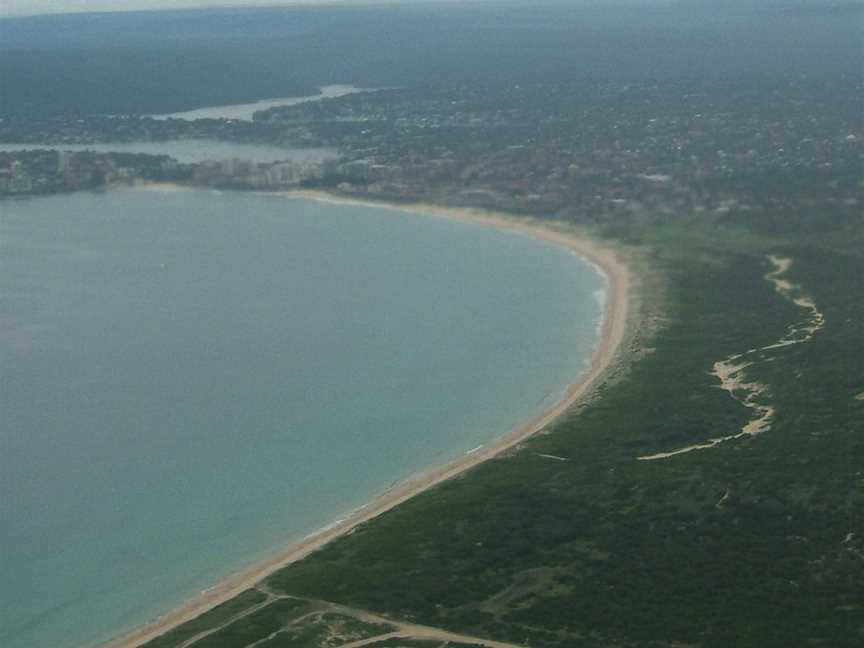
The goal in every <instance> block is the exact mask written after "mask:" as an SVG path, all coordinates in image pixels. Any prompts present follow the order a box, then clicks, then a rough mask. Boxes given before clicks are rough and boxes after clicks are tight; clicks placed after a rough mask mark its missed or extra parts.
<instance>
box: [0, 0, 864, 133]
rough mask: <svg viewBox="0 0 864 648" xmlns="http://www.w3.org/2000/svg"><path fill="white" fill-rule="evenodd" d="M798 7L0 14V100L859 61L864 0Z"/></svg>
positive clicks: (834, 65)
mask: <svg viewBox="0 0 864 648" xmlns="http://www.w3.org/2000/svg"><path fill="white" fill-rule="evenodd" d="M718 5H719V6H718ZM802 7H803V8H802ZM802 7H799V6H797V5H796V6H793V7H790V6H788V5H783V4H781V5H777V4H776V3H775V4H771V3H758V4H756V5H753V4H752V3H744V4H742V3H739V2H732V3H729V2H725V3H703V2H692V1H691V2H683V3H679V4H676V5H672V6H669V5H665V6H654V7H651V6H641V7H636V6H619V5H614V4H613V5H606V4H600V3H597V4H587V5H583V4H580V3H573V2H560V1H559V2H552V1H549V0H545V1H544V0H541V1H540V2H530V3H529V2H521V3H517V2H500V3H492V2H485V3H470V2H468V3H459V4H455V3H444V4H435V3H428V4H427V3H411V4H407V3H406V4H405V5H395V6H393V5H391V6H380V5H379V6H375V5H369V6H318V7H309V6H305V7H300V6H295V7H288V8H276V9H257V10H243V11H238V10H199V11H167V12H146V13H118V14H83V15H82V14H77V15H57V16H37V17H30V18H6V19H2V20H0V114H6V115H10V114H17V115H21V114H26V115H29V116H48V115H58V114H66V115H69V114H118V113H138V114H146V113H154V112H173V111H179V110H187V109H193V108H199V107H204V106H212V105H220V104H229V103H242V102H247V101H254V100H257V99H263V98H271V97H278V96H297V95H306V94H314V93H315V92H316V88H317V87H318V86H320V85H326V84H330V83H353V84H355V85H359V86H364V87H393V86H399V87H412V86H418V85H423V86H429V85H435V84H444V85H447V84H458V83H472V82H476V81H486V82H488V81H508V82H514V83H518V82H519V81H520V80H526V81H527V80H533V81H559V80H573V79H591V80H602V79H614V80H619V81H620V80H627V79H630V78H632V79H640V80H645V79H652V78H656V79H658V80H660V79H668V78H681V77H688V78H689V77H713V76H718V77H729V76H734V77H740V76H741V75H749V76H752V77H759V76H760V75H775V74H786V73H790V72H794V73H806V74H808V75H817V76H823V75H830V76H836V75H846V76H849V77H850V78H853V77H854V78H857V77H860V74H861V56H862V52H861V42H862V40H861V37H862V33H864V11H862V9H864V5H862V4H855V3H851V4H840V5H832V4H830V3H829V4H824V3H817V4H813V3H809V4H807V5H803V6H802ZM754 12H755V13H758V14H759V15H760V19H759V20H754ZM766 12H768V13H771V14H772V15H771V16H770V19H769V20H765V19H764V18H765V13H766ZM694 52H695V55H694Z"/></svg>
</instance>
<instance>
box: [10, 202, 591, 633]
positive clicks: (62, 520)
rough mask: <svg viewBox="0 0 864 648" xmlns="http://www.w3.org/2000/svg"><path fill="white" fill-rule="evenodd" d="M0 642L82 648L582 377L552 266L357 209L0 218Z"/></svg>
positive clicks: (583, 266)
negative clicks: (0, 270) (578, 376)
mask: <svg viewBox="0 0 864 648" xmlns="http://www.w3.org/2000/svg"><path fill="white" fill-rule="evenodd" d="M0 260H2V270H3V272H2V273H0V314H2V316H0V325H2V327H3V334H2V337H0V368H2V370H0V495H2V496H0V547H2V552H0V645H2V646H4V648H33V647H34V646H49V645H50V646H52V647H53V648H86V647H90V646H94V645H98V644H99V643H100V642H103V641H105V640H108V639H110V638H113V637H115V636H117V635H118V634H122V632H124V631H126V630H128V629H130V628H131V627H134V626H136V625H138V624H141V623H144V622H146V621H148V620H151V619H153V618H155V617H157V616H159V615H160V614H163V613H165V612H166V611H168V610H169V609H171V608H173V607H176V606H177V605H178V604H179V603H181V602H183V601H185V600H187V599H189V598H191V597H194V596H195V595H196V594H198V593H200V592H201V591H202V590H205V589H207V588H209V587H211V586H213V585H214V584H215V583H217V582H218V581H219V580H221V579H223V578H225V577H226V576H229V575H230V574H232V573H236V572H237V571H238V570H241V569H242V568H244V567H247V566H249V565H250V564H251V563H253V562H256V561H258V560H261V559H263V558H266V557H267V556H268V555H270V554H272V553H273V552H275V551H277V550H278V549H280V548H283V547H284V546H285V545H287V544H289V543H290V542H293V541H298V540H300V539H302V538H303V537H305V536H307V535H308V534H310V533H311V532H313V531H315V530H316V529H320V528H322V527H324V526H326V525H328V524H330V523H332V522H333V521H334V520H336V519H338V518H340V517H343V516H345V515H347V514H349V513H350V512H351V511H353V510H356V509H357V508H358V507H360V506H362V505H363V504H364V503H366V502H368V501H369V500H371V499H373V498H374V497H375V496H376V495H379V494H381V493H383V492H384V491H386V490H387V489H388V488H391V487H392V486H393V485H394V484H396V483H399V482H400V481H402V480H405V479H406V478H408V477H410V476H411V475H412V474H416V473H417V472H418V471H421V470H424V469H428V468H431V467H434V466H438V465H442V464H444V463H446V462H448V461H450V460H453V459H455V458H458V457H459V456H461V455H463V454H465V453H466V452H469V451H471V450H472V449H474V448H476V447H477V446H478V445H483V444H486V443H489V442H491V441H493V440H494V439H496V438H498V437H500V436H503V435H504V434H506V433H507V432H509V431H510V430H512V429H513V428H514V427H516V426H517V425H518V424H520V423H524V422H526V421H528V420H530V419H531V418H533V417H534V416H536V415H537V414H539V413H540V412H541V411H543V410H544V409H546V408H548V407H549V406H551V405H552V404H554V403H555V402H556V401H557V400H558V399H559V398H560V397H561V396H562V395H563V393H564V391H565V390H566V388H567V386H568V385H569V384H570V383H571V382H573V381H574V379H575V378H576V377H577V375H578V374H579V373H580V372H582V371H584V370H586V369H587V368H588V364H589V360H590V357H591V355H592V351H593V349H594V348H595V346H596V344H597V341H598V328H599V326H598V325H599V322H600V321H601V320H602V306H601V301H602V300H598V299H597V297H598V295H602V291H603V290H604V288H605V279H604V278H603V277H602V276H601V275H600V274H599V273H598V271H597V270H596V268H594V267H593V266H592V265H591V264H589V263H587V262H586V261H584V260H583V259H581V258H579V257H577V256H576V255H574V254H572V253H571V252H569V251H567V250H564V249H561V248H557V247H554V246H551V245H549V244H545V243H542V242H540V241H537V240H534V239H531V238H529V237H527V236H524V235H519V234H516V233H512V232H507V231H502V230H497V229H493V228H491V227H487V226H481V225H474V224H468V223H461V222H454V221H448V220H444V219H440V218H435V217H431V216H430V217H424V216H418V215H411V214H406V213H404V212H400V211H397V210H389V209H385V208H378V207H365V206H355V205H343V204H331V203H322V202H315V201H309V200H304V199H297V198H287V197H284V196H277V195H265V194H251V193H232V192H227V193H223V192H215V191H205V190H200V191H199V190H190V191H154V190H147V189H141V188H129V189H116V190H111V191H107V192H104V193H77V194H72V195H64V196H54V197H40V198H32V199H22V200H7V201H4V202H2V203H0Z"/></svg>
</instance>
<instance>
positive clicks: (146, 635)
mask: <svg viewBox="0 0 864 648" xmlns="http://www.w3.org/2000/svg"><path fill="white" fill-rule="evenodd" d="M169 187H170V185H169ZM169 187H164V185H157V186H156V187H155V189H162V188H169ZM153 188H154V187H151V189H153ZM279 195H284V196H286V197H289V198H306V199H313V200H319V201H326V202H335V203H340V204H353V205H365V206H373V207H380V208H388V209H393V210H395V211H398V212H407V213H410V214H416V215H421V216H425V217H438V218H447V219H451V220H455V221H460V222H465V223H473V224H479V225H486V226H490V227H496V228H499V229H502V230H506V231H510V232H516V233H519V234H523V235H525V236H530V237H532V238H535V239H538V240H540V241H545V242H547V243H550V244H552V245H556V246H559V247H563V248H566V249H568V250H571V251H573V252H575V253H576V254H578V255H579V256H582V257H584V258H586V259H587V260H589V261H590V262H592V263H594V264H595V265H597V266H598V267H599V268H600V269H601V270H602V272H603V273H604V274H605V275H606V277H607V279H608V281H609V286H608V294H607V300H606V316H605V320H604V323H603V331H602V335H601V339H600V342H599V344H598V346H597V349H596V350H595V352H594V356H593V358H592V361H591V366H590V368H589V370H588V371H587V372H584V373H582V374H581V375H580V376H579V379H578V381H577V382H575V383H573V384H572V385H571V386H570V387H569V388H568V390H567V392H566V393H565V395H564V397H563V398H562V399H561V400H560V401H559V402H558V403H556V404H555V405H554V406H552V407H550V408H549V409H548V410H547V411H545V412H544V413H543V414H541V415H540V416H538V417H536V418H535V419H534V420H532V421H530V422H528V423H526V424H524V425H522V426H520V427H518V428H516V429H515V430H513V431H511V432H510V433H509V434H507V435H506V436H504V437H502V438H501V439H499V440H498V441H497V442H493V443H490V444H488V445H486V446H483V447H481V448H480V449H478V450H476V451H472V453H471V454H470V455H466V456H464V457H462V458H460V459H458V460H456V461H454V462H451V463H449V464H447V465H445V466H443V467H441V468H437V469H434V470H430V471H428V472H425V473H422V474H420V475H417V476H415V477H413V478H412V479H410V480H408V481H406V482H403V483H401V484H398V485H397V486H395V487H394V488H392V489H391V490H389V491H388V492H386V493H384V494H383V495H381V496H380V497H378V498H377V499H375V500H374V501H372V502H371V503H370V504H368V505H367V506H366V507H364V508H363V509H361V510H359V511H358V512H357V513H355V514H354V515H352V516H351V517H349V518H347V519H345V520H342V521H340V522H339V523H337V524H335V525H333V526H332V527H330V528H328V529H325V530H323V531H321V532H319V533H316V534H313V535H311V536H309V537H308V538H307V539H306V540H304V541H302V542H300V543H298V544H295V545H292V546H290V547H288V548H286V549H285V550H284V551H282V552H280V553H279V554H277V555H275V556H274V557H272V558H270V559H269V560H266V561H263V562H261V563H259V564H257V565H255V566H253V567H251V568H250V569H247V570H245V571H244V572H242V573H240V574H237V575H235V576H233V577H231V578H229V579H226V580H225V581H223V582H222V583H219V584H218V585H217V586H215V587H213V588H211V589H209V590H207V591H206V592H205V593H203V594H202V595H201V596H199V597H197V598H195V599H194V600H192V601H190V602H189V603H187V604H186V605H184V606H182V607H180V608H178V609H176V610H174V611H172V612H170V613H168V614H167V615H165V616H164V617H162V618H160V619H157V620H156V621H154V622H152V623H150V624H148V625H146V626H142V627H140V628H138V629H136V630H134V631H133V632H131V633H130V634H128V635H126V636H125V637H122V638H120V639H116V640H114V641H111V642H109V643H108V644H105V648H137V647H138V646H141V645H143V644H144V643H146V642H148V641H150V640H152V639H154V638H156V637H158V636H159V635H161V634H164V633H165V632H167V631H168V630H171V629H172V628H175V627H177V626H179V625H181V624H183V623H186V622H187V621H191V620H192V619H194V618H195V617H197V616H199V615H201V614H203V613H204V612H206V611H208V610H210V609H212V608H214V607H216V606H217V605H220V604H222V603H224V602H226V601H228V600H230V599H232V598H234V597H235V596H237V595H238V594H240V593H241V592H243V591H244V590H247V589H249V588H251V587H254V586H255V585H256V584H257V583H258V582H259V581H261V580H262V579H264V578H266V577H267V576H269V575H271V574H272V573H274V572H276V571H278V570H280V569H282V568H283V567H286V566H287V565H290V564H291V563H294V562H297V561H299V560H302V559H303V558H305V557H306V556H308V555H309V554H310V553H312V552H314V551H315V550H317V549H320V548H321V547H323V546H324V545H325V544H327V543H328V542H331V541H332V540H335V539H336V538H338V537H340V536H343V535H345V534H347V533H349V532H350V531H351V530H352V529H354V528H355V527H357V526H358V525H360V524H363V523H364V522H368V521H369V520H371V519H373V518H375V517H377V516H379V515H381V514H382V513H384V512H386V511H389V510H390V509H392V508H394V507H395V506H398V505H399V504H402V503H403V502H405V501H407V500H409V499H411V498H412V497H414V496H416V495H418V494H420V493H422V492H423V491H426V490H428V489H430V488H432V487H433V486H436V485H437V484H440V483H441V482H444V481H446V480H448V479H451V478H453V477H455V476H457V475H460V474H462V473H464V472H465V471H467V470H469V469H471V468H473V467H475V466H477V465H478V464H481V463H483V462H485V461H488V460H489V459H491V458H493V457H495V456H497V455H499V454H501V453H502V452H505V451H506V450H509V449H510V448H513V447H514V446H516V445H518V444H519V443H521V442H522V441H524V440H525V439H527V438H528V437H530V436H532V435H534V434H536V433H537V432H540V431H541V430H543V429H545V428H546V427H547V426H549V425H550V424H551V423H553V422H554V421H555V420H556V419H558V418H559V417H560V416H561V415H562V414H564V413H565V412H566V411H567V410H569V409H570V408H571V407H572V406H573V405H574V404H575V403H577V402H578V401H579V399H580V398H582V397H583V396H584V395H585V394H586V392H588V390H589V389H590V388H591V387H592V386H593V385H594V384H595V383H596V382H597V380H598V378H600V377H601V376H602V375H604V374H605V372H606V370H607V369H609V368H610V367H611V365H612V363H613V360H615V359H616V358H617V357H618V355H619V352H621V351H622V350H623V347H624V345H623V342H624V340H625V339H626V338H627V336H628V333H629V332H630V330H631V329H633V328H634V327H635V322H633V321H632V320H631V318H635V316H636V315H637V313H636V312H635V309H631V308H630V297H631V296H633V294H634V292H635V287H634V281H633V279H632V277H631V273H630V270H629V268H628V266H627V265H625V263H624V262H623V260H622V259H621V258H620V256H619V255H618V254H617V253H616V252H615V251H614V250H613V249H611V248H610V247H609V246H606V245H603V244H601V243H600V242H598V241H595V240H593V239H590V238H588V237H587V236H582V235H579V234H577V233H575V232H572V231H566V230H562V229H553V227H552V226H551V225H550V224H543V223H539V222H537V221H534V220H529V219H523V220H517V219H515V218H512V217H509V216H504V215H501V214H495V213H491V212H485V211H477V210H468V209H450V208H443V207H437V206H434V205H422V204H418V205H411V206H402V205H391V204H386V203H378V202H371V201H359V200H349V199H343V198H339V197H334V196H330V195H329V194H323V193H317V192H289V193H281V194H279ZM486 645H487V646H493V647H494V646H502V647H504V648H511V647H509V646H507V644H492V643H488V642H487V643H486Z"/></svg>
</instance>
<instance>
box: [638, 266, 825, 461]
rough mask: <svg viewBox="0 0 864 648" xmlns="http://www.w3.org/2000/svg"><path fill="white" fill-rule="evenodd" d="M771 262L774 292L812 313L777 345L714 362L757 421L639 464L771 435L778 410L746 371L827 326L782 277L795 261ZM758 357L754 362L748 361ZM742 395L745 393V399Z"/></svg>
mask: <svg viewBox="0 0 864 648" xmlns="http://www.w3.org/2000/svg"><path fill="white" fill-rule="evenodd" d="M768 260H769V261H770V262H771V264H772V265H773V266H774V269H773V270H772V271H771V272H769V273H768V274H766V275H765V279H766V280H767V281H769V282H771V283H772V284H774V289H775V290H776V291H777V292H778V293H780V295H782V296H783V297H785V298H786V299H788V300H789V301H791V302H792V303H793V304H795V305H796V306H798V307H799V308H803V309H805V310H807V311H808V316H807V319H805V320H804V321H802V322H797V323H795V324H790V325H789V326H788V327H787V329H786V335H784V336H783V337H782V338H780V340H778V341H777V342H775V343H773V344H769V345H767V346H764V347H759V348H758V349H748V350H747V351H745V352H743V353H737V354H735V355H731V356H729V357H728V358H725V359H724V360H718V361H717V362H715V363H714V367H713V369H712V371H711V374H712V375H713V376H716V377H717V378H718V379H719V380H720V388H721V389H722V390H723V391H725V392H727V393H728V394H729V395H730V396H731V397H732V398H733V399H735V400H736V401H738V402H739V403H741V404H742V405H744V407H747V408H749V409H751V410H753V418H751V419H750V420H749V421H748V422H747V423H746V424H745V425H744V427H742V428H741V431H740V432H738V433H736V434H730V435H729V436H724V437H719V438H717V439H710V440H709V441H708V442H706V443H700V444H696V445H691V446H687V447H686V448H680V449H678V450H673V451H671V452H660V453H657V454H653V455H648V456H645V457H638V460H639V461H656V460H658V459H669V458H670V457H675V456H677V455H681V454H686V453H688V452H693V451H695V450H707V449H709V448H716V447H717V446H718V445H720V444H721V443H725V442H727V441H732V440H734V439H742V438H744V437H748V436H756V435H758V434H762V433H763V432H767V431H768V430H769V429H771V420H772V419H773V418H774V415H775V413H776V410H775V409H774V407H773V406H771V405H765V404H763V403H760V402H759V400H760V398H761V397H763V396H765V395H766V394H767V393H768V385H763V384H761V383H756V382H746V380H745V377H746V374H745V370H746V369H747V368H748V367H752V366H753V365H755V364H759V363H762V362H771V361H772V360H773V359H774V358H771V357H768V358H766V357H765V356H764V352H765V351H773V350H775V349H782V348H784V347H788V346H793V345H796V344H804V343H805V342H809V341H810V340H812V339H813V336H814V335H815V334H816V333H817V331H819V329H821V328H822V327H823V326H825V316H824V315H823V314H822V313H821V312H820V311H819V309H818V308H816V304H815V302H814V301H813V300H812V299H811V298H810V297H807V296H803V295H801V294H800V291H801V288H800V286H796V285H795V284H793V283H791V282H790V281H788V280H786V279H783V278H782V276H783V275H784V274H786V272H788V271H789V268H790V267H791V266H792V259H786V258H782V257H778V256H774V255H770V256H769V257H768ZM754 356H758V357H755V358H753V359H748V358H751V357H754ZM740 394H744V396H741V395H740Z"/></svg>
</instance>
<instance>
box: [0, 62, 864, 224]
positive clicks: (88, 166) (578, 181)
mask: <svg viewBox="0 0 864 648" xmlns="http://www.w3.org/2000/svg"><path fill="white" fill-rule="evenodd" d="M848 82H849V83H856V82H857V83H858V84H859V85H860V83H861V82H860V80H858V81H855V80H852V79H850V80H848ZM775 83H776V84H777V85H778V87H777V88H776V89H775V92H774V93H773V94H772V93H764V92H763V90H764V88H757V87H747V86H743V87H742V86H735V87H729V88H724V87H722V86H717V85H708V84H706V85H705V86H704V87H702V88H701V90H702V92H697V91H695V90H697V89H698V88H696V89H694V87H693V86H692V85H689V84H676V83H666V84H660V83H654V84H644V85H641V86H639V85H637V84H632V83H630V84H615V83H596V84H589V85H586V84H574V83H554V84H549V83H544V84H535V85H530V84H520V85H513V84H500V83H499V84H483V85H480V84H477V85H470V86H465V85H459V86H452V87H446V88H437V89H435V90H428V89H395V90H382V91H375V92H360V93H356V94H352V95H347V96H343V97H338V98H330V99H324V100H321V101H316V102H309V103H305V104H299V105H294V106H285V107H276V108H271V109H269V110H266V111H262V112H258V113H256V114H255V115H254V120H253V121H242V120H236V119H232V120H228V119H206V120H195V121H186V120H181V119H155V118H151V117H136V116H126V117H115V118H112V117H71V116H70V117H55V118H52V119H50V120H45V121H38V120H37V121H35V122H26V123H24V122H19V121H15V120H6V121H4V122H3V123H2V124H0V142H3V143H6V147H7V148H8V146H9V143H13V142H16V143H23V144H31V145H34V144H39V145H40V146H52V147H57V148H58V149H61V150H62V147H63V145H87V144H97V143H98V144H105V143H113V142H123V143H129V142H136V141H142V142H160V141H176V140H181V141H182V140H197V139H217V140H223V141H230V142H239V143H244V144H262V143H266V144H269V145H276V146H280V147H284V148H286V150H288V149H303V148H307V147H316V146H326V147H332V148H334V149H335V150H337V151H338V157H336V158H334V159H327V160H323V161H316V162H296V161H291V160H290V159H287V158H289V156H288V154H287V153H286V160H285V161H281V162H268V163H256V162H253V161H249V160H242V159H233V160H212V161H205V162H201V163H196V164H180V163H178V162H176V161H172V160H170V159H158V158H156V159H148V158H147V156H134V157H129V156H126V157H123V156H119V155H117V154H113V153H112V154H104V153H95V152H89V153H75V154H69V155H66V154H51V155H53V157H51V155H49V154H47V153H34V152H30V153H23V152H22V153H14V154H13V153H10V152H6V153H3V154H0V192H2V193H5V194H16V195H21V194H28V193H50V192H54V191H62V190H69V189H82V188H92V187H95V186H100V185H103V184H111V183H116V182H135V181H163V182H182V183H189V184H192V185H196V186H207V187H220V188H235V189H252V190H255V189H261V190H283V189H292V188H306V189H308V188H319V189H320V188H325V189H327V190H330V191H337V192H339V193H343V194H346V195H353V196H363V197H372V198H380V199H394V200H427V201H430V200H434V201H436V202H439V203H443V204H449V205H454V206H481V207H486V208H493V209H502V210H506V211H512V212H530V213H545V214H549V215H555V216H556V217H557V218H563V219H575V220H579V221H586V220H603V219H609V218H611V217H614V216H616V215H627V214H630V215H636V214H638V215H639V218H643V219H644V218H655V219H663V218H669V217H672V216H673V215H675V214H685V213H686V214H691V215H696V216H698V215H700V214H702V215H705V214H708V215H710V214H726V213H729V212H742V213H747V212H752V211H757V212H758V211H759V210H762V209H766V208H782V207H783V206H784V201H788V205H790V206H791V205H797V206H800V205H801V200H800V196H799V195H797V190H796V188H798V187H800V184H799V179H800V178H802V177H804V176H808V177H811V178H812V177H814V176H815V177H824V179H825V184H824V185H823V186H822V188H821V194H822V195H820V197H819V201H820V202H824V204H825V205H828V206H832V207H835V206H836V207H839V208H844V209H854V208H856V207H858V195H859V193H860V191H859V187H858V182H859V180H860V179H859V178H857V177H855V176H854V175H849V174H848V173H846V172H845V170H847V169H853V168H855V162H856V160H858V159H860V156H861V154H862V148H864V132H862V127H861V123H860V119H859V114H858V110H857V109H858V105H857V102H855V101H854V96H855V95H854V93H849V92H846V93H842V94H839V95H838V96H840V97H845V98H846V100H845V103H842V102H841V103H840V104H839V105H838V104H837V103H836V102H835V104H834V105H832V106H831V110H825V109H824V108H825V106H824V105H823V104H824V99H823V97H824V96H825V95H826V93H828V92H829V91H830V88H826V87H825V86H826V84H827V83H828V82H826V81H813V80H809V79H806V78H798V79H795V78H792V79H783V80H776V81H775ZM859 90H860V88H859ZM790 95H791V96H793V97H794V101H792V102H789V101H786V99H785V98H786V97H788V96H790ZM774 96H776V97H783V98H784V100H783V101H784V103H783V104H782V105H780V103H779V102H780V101H781V100H780V99H776V100H774V99H772V97H774ZM628 97H632V98H633V99H634V100H633V101H630V100H628ZM637 98H638V100H636V99H637ZM772 102H777V103H776V105H775V103H772ZM23 144H22V146H23ZM766 173H767V174H769V175H770V177H771V178H772V179H773V181H774V182H776V183H779V184H784V185H786V186H787V190H785V191H783V192H776V191H774V192H770V194H769V193H768V192H765V191H764V185H763V183H761V182H760V183H759V184H754V183H750V182H748V178H750V177H755V176H757V175H758V176H764V175H765V174H766ZM816 188H817V190H819V187H818V186H817V187H816ZM812 189H813V188H812V187H811V188H808V192H811V194H812ZM811 200H812V195H811Z"/></svg>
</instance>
